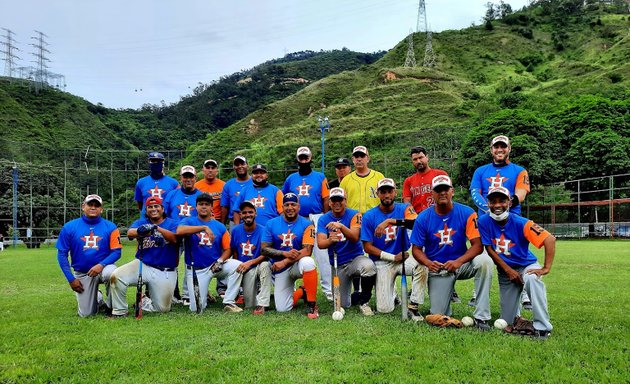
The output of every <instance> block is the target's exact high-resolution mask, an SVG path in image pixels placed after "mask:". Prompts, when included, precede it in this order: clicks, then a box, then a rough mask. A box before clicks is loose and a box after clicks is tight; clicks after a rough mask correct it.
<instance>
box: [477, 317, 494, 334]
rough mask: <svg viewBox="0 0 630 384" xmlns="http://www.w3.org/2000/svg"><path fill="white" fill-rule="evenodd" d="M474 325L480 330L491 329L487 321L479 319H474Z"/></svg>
mask: <svg viewBox="0 0 630 384" xmlns="http://www.w3.org/2000/svg"><path fill="white" fill-rule="evenodd" d="M475 327H477V329H479V330H480V331H482V332H486V331H489V330H491V329H492V328H491V327H490V325H489V324H488V322H487V321H485V320H480V319H475Z"/></svg>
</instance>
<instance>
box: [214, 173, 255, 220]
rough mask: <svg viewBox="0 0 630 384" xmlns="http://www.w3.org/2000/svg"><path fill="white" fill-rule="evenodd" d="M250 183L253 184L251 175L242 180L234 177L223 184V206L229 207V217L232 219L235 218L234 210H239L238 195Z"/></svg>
mask: <svg viewBox="0 0 630 384" xmlns="http://www.w3.org/2000/svg"><path fill="white" fill-rule="evenodd" d="M248 185H252V179H251V177H250V178H249V179H247V181H240V180H239V179H237V178H233V179H230V180H228V181H227V183H225V185H224V186H223V192H222V193H221V206H222V207H225V208H227V210H228V218H229V219H230V220H232V219H233V218H234V211H235V210H238V205H237V202H238V196H239V195H240V194H241V192H242V191H243V189H244V188H245V187H246V186H248Z"/></svg>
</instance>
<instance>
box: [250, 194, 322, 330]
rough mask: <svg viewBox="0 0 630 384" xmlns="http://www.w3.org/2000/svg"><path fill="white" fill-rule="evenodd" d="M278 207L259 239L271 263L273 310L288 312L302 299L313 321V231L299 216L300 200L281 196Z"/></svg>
mask: <svg viewBox="0 0 630 384" xmlns="http://www.w3.org/2000/svg"><path fill="white" fill-rule="evenodd" d="M282 208H283V213H282V215H281V216H279V217H276V218H275V219H271V220H269V222H268V223H267V225H266V226H265V234H264V235H263V239H262V253H263V255H265V256H267V257H268V258H269V259H270V260H271V263H272V264H271V270H272V272H273V274H274V277H275V286H276V287H275V293H274V301H275V304H276V311H278V312H288V311H290V310H291V309H293V307H294V306H295V305H296V304H297V301H298V300H299V299H301V298H303V297H304V296H306V298H305V300H306V306H307V316H308V317H309V319H317V318H318V317H319V309H318V308H317V269H316V268H315V261H314V260H313V258H311V252H312V251H313V243H314V242H315V228H314V227H313V224H311V222H310V221H308V219H306V218H304V217H302V216H300V215H299V212H300V201H299V198H298V197H297V195H296V194H295V193H292V192H289V193H287V194H285V195H284V196H283V199H282ZM300 278H301V279H302V280H303V282H304V285H303V286H301V287H300V288H298V290H297V291H295V292H294V286H295V281H296V280H297V279H300Z"/></svg>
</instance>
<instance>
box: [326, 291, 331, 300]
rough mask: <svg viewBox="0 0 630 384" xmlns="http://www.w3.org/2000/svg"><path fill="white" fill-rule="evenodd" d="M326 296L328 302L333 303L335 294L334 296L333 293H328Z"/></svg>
mask: <svg viewBox="0 0 630 384" xmlns="http://www.w3.org/2000/svg"><path fill="white" fill-rule="evenodd" d="M325 295H326V300H328V301H333V294H332V292H330V293H326V294H325Z"/></svg>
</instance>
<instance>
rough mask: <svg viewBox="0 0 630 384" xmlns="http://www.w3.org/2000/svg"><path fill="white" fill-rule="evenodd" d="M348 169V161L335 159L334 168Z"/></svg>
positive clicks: (343, 158) (341, 158) (342, 158)
mask: <svg viewBox="0 0 630 384" xmlns="http://www.w3.org/2000/svg"><path fill="white" fill-rule="evenodd" d="M346 166H347V167H349V166H350V160H348V159H347V158H345V157H340V158H338V159H337V162H336V163H335V167H346Z"/></svg>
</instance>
